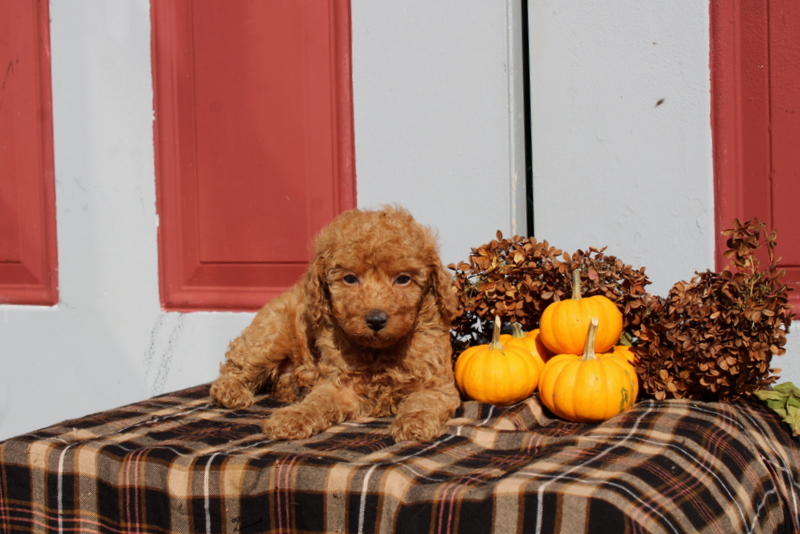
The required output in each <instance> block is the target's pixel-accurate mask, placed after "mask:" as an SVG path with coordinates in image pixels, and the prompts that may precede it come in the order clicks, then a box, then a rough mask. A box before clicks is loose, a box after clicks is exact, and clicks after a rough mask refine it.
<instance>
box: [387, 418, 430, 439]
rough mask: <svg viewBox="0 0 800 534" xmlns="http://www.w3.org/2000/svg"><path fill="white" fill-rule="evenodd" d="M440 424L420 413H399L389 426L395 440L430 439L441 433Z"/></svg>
mask: <svg viewBox="0 0 800 534" xmlns="http://www.w3.org/2000/svg"><path fill="white" fill-rule="evenodd" d="M442 430H443V428H442V426H441V425H440V424H439V423H438V420H437V419H436V418H435V417H433V418H431V417H425V414H422V413H412V414H404V415H399V416H398V417H397V419H395V420H394V422H393V423H392V425H391V426H390V427H389V432H390V433H391V435H392V437H393V438H394V440H395V441H398V442H399V441H430V440H432V439H435V438H438V437H439V436H440V435H441V434H442Z"/></svg>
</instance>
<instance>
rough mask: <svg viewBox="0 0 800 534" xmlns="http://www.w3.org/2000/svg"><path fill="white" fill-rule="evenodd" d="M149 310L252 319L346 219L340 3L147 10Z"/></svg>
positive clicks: (344, 5) (351, 183)
mask: <svg viewBox="0 0 800 534" xmlns="http://www.w3.org/2000/svg"><path fill="white" fill-rule="evenodd" d="M151 10H152V17H153V65H154V79H155V100H156V102H155V108H156V122H155V133H156V156H157V182H158V205H159V217H160V222H159V248H160V278H161V299H162V304H163V306H164V307H165V308H166V309H174V310H208V309H238V310H253V309H257V308H259V307H261V306H262V305H263V304H264V303H265V302H266V301H267V300H269V299H270V298H272V297H273V296H275V295H276V294H278V293H280V292H282V291H285V290H286V288H288V287H289V286H290V285H291V284H293V283H294V282H295V281H296V280H297V279H298V278H299V277H300V276H301V275H302V273H303V272H305V270H306V268H307V265H308V260H309V259H310V251H309V242H310V241H311V239H312V238H313V236H314V235H315V234H316V233H317V232H318V231H319V229H320V228H321V227H322V226H323V225H324V224H326V223H327V222H328V221H330V220H331V219H332V218H333V217H334V216H335V215H336V214H338V213H339V212H341V211H343V210H345V209H348V208H351V207H354V205H355V177H354V171H353V133H352V97H351V77H350V31H349V23H350V13H349V2H346V1H345V2H342V1H338V0H328V1H320V0H302V1H300V0H281V1H271V2H263V1H261V0H237V2H226V3H214V2H190V1H187V0H177V1H174V2H161V1H158V2H152V3H151Z"/></svg>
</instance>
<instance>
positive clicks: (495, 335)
mask: <svg viewBox="0 0 800 534" xmlns="http://www.w3.org/2000/svg"><path fill="white" fill-rule="evenodd" d="M501 326H502V323H501V321H500V316H499V315H495V316H494V329H493V330H492V342H491V343H489V348H490V349H492V350H503V349H504V348H505V347H504V346H503V344H502V343H500V327H501Z"/></svg>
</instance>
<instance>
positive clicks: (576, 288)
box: [572, 267, 581, 300]
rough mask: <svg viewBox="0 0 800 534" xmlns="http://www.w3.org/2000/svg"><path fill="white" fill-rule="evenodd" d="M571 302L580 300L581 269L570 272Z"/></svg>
mask: <svg viewBox="0 0 800 534" xmlns="http://www.w3.org/2000/svg"><path fill="white" fill-rule="evenodd" d="M572 300H581V268H580V267H578V268H576V269H575V270H574V271H572Z"/></svg>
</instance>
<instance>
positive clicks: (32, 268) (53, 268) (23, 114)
mask: <svg viewBox="0 0 800 534" xmlns="http://www.w3.org/2000/svg"><path fill="white" fill-rule="evenodd" d="M49 24H50V19H49V15H48V4H47V1H46V0H0V304H37V305H52V304H56V303H57V302H58V280H57V272H58V271H57V259H56V219H55V178H54V176H53V126H52V99H51V96H50V31H49Z"/></svg>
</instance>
